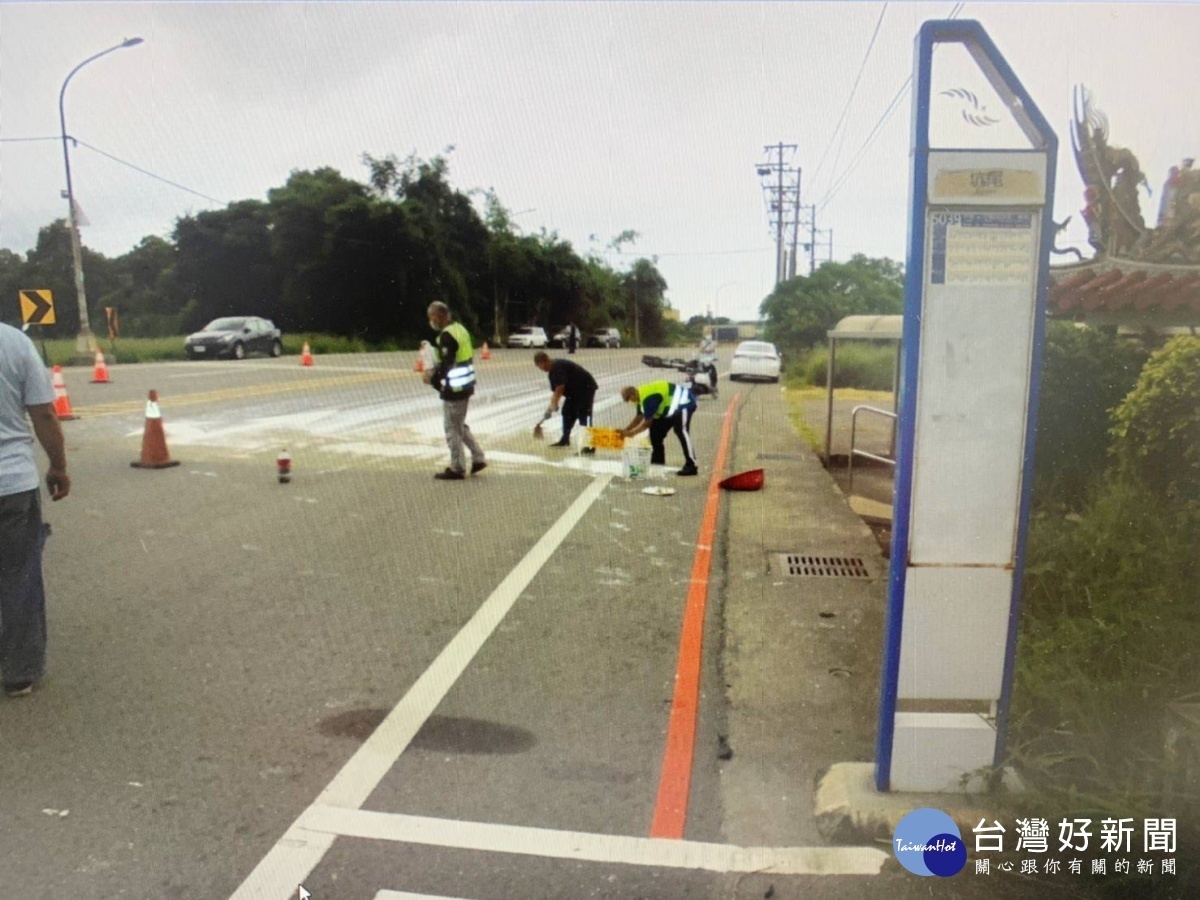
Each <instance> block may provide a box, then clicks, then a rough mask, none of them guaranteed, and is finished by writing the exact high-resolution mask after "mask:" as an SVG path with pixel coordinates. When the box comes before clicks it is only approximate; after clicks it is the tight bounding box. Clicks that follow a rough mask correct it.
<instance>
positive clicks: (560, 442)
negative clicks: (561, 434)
mask: <svg viewBox="0 0 1200 900" xmlns="http://www.w3.org/2000/svg"><path fill="white" fill-rule="evenodd" d="M550 446H551V447H570V446H571V442H570V441H569V440H567V439H566V438H559V439H558V440H557V441H555V442H554V443H553V444H551V445H550Z"/></svg>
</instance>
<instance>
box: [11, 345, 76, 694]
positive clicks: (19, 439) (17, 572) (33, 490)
mask: <svg viewBox="0 0 1200 900" xmlns="http://www.w3.org/2000/svg"><path fill="white" fill-rule="evenodd" d="M26 413H28V414H29V421H30V422H32V423H33V433H32V434H31V433H30V431H29V425H28V424H26V422H25V414H26ZM35 435H36V437H37V440H38V443H39V444H41V445H42V449H43V450H45V451H46V455H47V456H48V457H50V468H49V469H47V471H46V487H47V488H48V489H49V491H50V499H51V500H61V499H62V498H63V497H65V496H67V494H69V493H70V492H71V479H70V477H68V475H67V454H66V450H65V448H64V447H63V434H62V428H61V427H60V426H59V424H58V417H57V416H56V415H55V414H54V389H53V388H52V387H51V386H50V377H49V376H48V375H47V374H46V369H45V367H44V366H43V365H42V361H41V359H39V358H38V354H37V350H36V349H34V346H33V341H31V340H29V338H27V337H26V336H25V335H24V334H22V333H21V332H20V331H18V330H17V329H15V328H13V327H11V326H9V325H0V675H2V676H3V681H4V692H5V693H6V694H8V696H10V697H24V696H26V695H27V694H29V693H31V692H32V691H33V686H34V685H35V684H37V683H38V682H39V681H41V680H42V676H43V675H45V673H46V594H45V589H44V586H43V584H42V543H43V541H44V540H45V537H46V526H44V525H43V524H42V506H41V499H40V497H39V496H38V470H37V462H36V461H35V459H34V456H33V438H34V436H35Z"/></svg>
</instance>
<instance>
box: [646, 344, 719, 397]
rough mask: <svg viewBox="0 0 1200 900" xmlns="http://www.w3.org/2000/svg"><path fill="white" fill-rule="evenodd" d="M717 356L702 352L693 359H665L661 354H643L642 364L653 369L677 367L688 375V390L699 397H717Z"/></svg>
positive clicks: (686, 379)
mask: <svg viewBox="0 0 1200 900" xmlns="http://www.w3.org/2000/svg"><path fill="white" fill-rule="evenodd" d="M716 363H717V357H716V354H714V353H701V354H699V355H697V356H695V357H693V358H692V359H680V358H678V357H675V358H671V359H664V358H663V357H661V356H643V357H642V364H643V365H647V366H650V367H651V368H652V369H675V370H676V371H679V372H682V373H683V374H684V375H685V376H686V377H685V379H684V382H685V383H686V384H687V386H688V390H690V391H691V392H692V394H693V395H695V396H697V397H703V396H705V395H709V396H711V397H712V398H713V399H716V398H717V396H718V394H717V365H716Z"/></svg>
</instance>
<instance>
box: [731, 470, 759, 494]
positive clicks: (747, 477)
mask: <svg viewBox="0 0 1200 900" xmlns="http://www.w3.org/2000/svg"><path fill="white" fill-rule="evenodd" d="M765 481H766V474H765V473H764V472H763V470H762V469H751V470H750V471H749V472H739V473H738V474H737V475H730V476H729V477H728V478H726V479H725V480H724V481H722V482H721V487H723V488H724V489H725V490H727V491H761V490H762V486H763V484H764V483H765Z"/></svg>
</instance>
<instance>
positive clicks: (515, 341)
mask: <svg viewBox="0 0 1200 900" xmlns="http://www.w3.org/2000/svg"><path fill="white" fill-rule="evenodd" d="M549 344H550V339H549V338H548V337H546V329H545V328H539V327H538V326H536V325H523V326H521V327H520V328H518V329H517V330H516V331H514V332H513V333H512V334H510V335H509V336H508V346H509V347H524V348H526V349H530V348H533V347H546V346H548V345H549Z"/></svg>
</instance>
